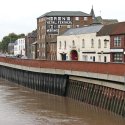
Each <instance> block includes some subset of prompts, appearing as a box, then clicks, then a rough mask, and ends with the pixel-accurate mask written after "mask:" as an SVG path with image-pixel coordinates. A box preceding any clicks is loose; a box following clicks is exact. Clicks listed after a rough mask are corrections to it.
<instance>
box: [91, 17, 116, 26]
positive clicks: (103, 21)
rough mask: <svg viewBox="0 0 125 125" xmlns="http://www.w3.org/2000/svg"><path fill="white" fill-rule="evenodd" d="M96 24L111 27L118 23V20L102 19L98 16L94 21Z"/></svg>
mask: <svg viewBox="0 0 125 125" xmlns="http://www.w3.org/2000/svg"><path fill="white" fill-rule="evenodd" d="M93 23H94V24H103V25H109V24H114V23H118V20H117V19H102V17H101V16H97V17H95V18H94V20H93Z"/></svg>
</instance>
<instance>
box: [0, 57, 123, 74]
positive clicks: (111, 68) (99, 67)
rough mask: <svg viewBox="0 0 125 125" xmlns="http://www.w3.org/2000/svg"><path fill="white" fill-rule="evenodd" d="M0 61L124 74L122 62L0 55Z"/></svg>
mask: <svg viewBox="0 0 125 125" xmlns="http://www.w3.org/2000/svg"><path fill="white" fill-rule="evenodd" d="M0 62H5V63H10V64H17V65H23V66H29V67H37V68H52V69H53V68H54V69H64V70H74V71H84V72H93V73H103V74H111V75H118V76H124V75H125V64H124V63H98V62H78V61H47V60H28V59H27V60H25V59H13V58H5V57H0Z"/></svg>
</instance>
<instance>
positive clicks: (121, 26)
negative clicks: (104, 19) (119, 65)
mask: <svg viewBox="0 0 125 125" xmlns="http://www.w3.org/2000/svg"><path fill="white" fill-rule="evenodd" d="M97 35H98V36H102V35H103V36H106V35H110V57H111V58H110V61H111V62H125V22H119V23H115V24H110V25H106V26H104V27H103V28H102V29H101V30H100V31H99V32H98V34H97Z"/></svg>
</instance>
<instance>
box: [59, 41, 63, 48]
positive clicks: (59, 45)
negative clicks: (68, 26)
mask: <svg viewBox="0 0 125 125" xmlns="http://www.w3.org/2000/svg"><path fill="white" fill-rule="evenodd" d="M61 46H62V44H61V41H60V42H59V48H60V49H61Z"/></svg>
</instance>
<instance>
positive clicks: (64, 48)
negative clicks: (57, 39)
mask: <svg viewBox="0 0 125 125" xmlns="http://www.w3.org/2000/svg"><path fill="white" fill-rule="evenodd" d="M64 49H66V41H64Z"/></svg>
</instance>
